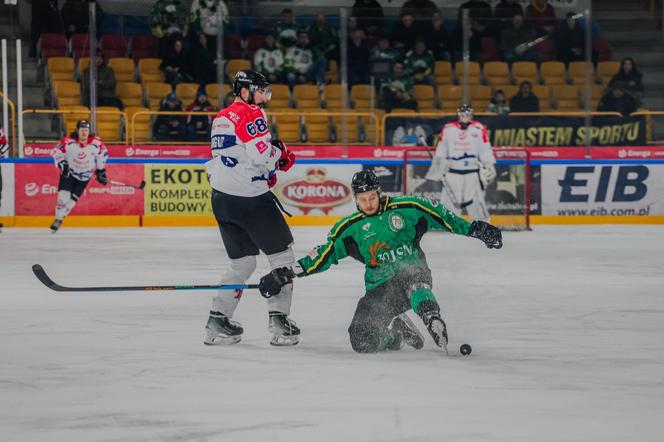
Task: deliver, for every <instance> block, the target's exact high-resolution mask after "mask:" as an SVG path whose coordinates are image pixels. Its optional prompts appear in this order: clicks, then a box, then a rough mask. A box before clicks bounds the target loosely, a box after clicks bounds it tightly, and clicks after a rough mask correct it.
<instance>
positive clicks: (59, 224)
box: [51, 219, 62, 233]
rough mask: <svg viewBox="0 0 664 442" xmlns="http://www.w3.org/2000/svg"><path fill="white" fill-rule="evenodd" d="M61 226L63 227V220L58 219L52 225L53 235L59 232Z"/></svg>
mask: <svg viewBox="0 0 664 442" xmlns="http://www.w3.org/2000/svg"><path fill="white" fill-rule="evenodd" d="M61 225H62V220H61V219H56V220H55V221H53V224H51V233H55V232H57V231H58V229H59V228H60V226H61Z"/></svg>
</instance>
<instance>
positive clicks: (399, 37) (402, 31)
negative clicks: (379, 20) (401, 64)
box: [392, 14, 422, 52]
mask: <svg viewBox="0 0 664 442" xmlns="http://www.w3.org/2000/svg"><path fill="white" fill-rule="evenodd" d="M420 34H422V30H421V29H418V28H417V27H416V26H415V19H414V18H413V16H412V15H410V14H405V15H402V16H401V21H400V22H398V23H397V24H396V25H395V26H394V32H393V33H392V41H393V42H394V47H395V48H397V49H400V50H401V51H403V52H407V51H410V50H411V49H413V46H415V40H417V39H418V38H420Z"/></svg>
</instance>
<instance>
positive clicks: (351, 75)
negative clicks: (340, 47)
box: [348, 29, 370, 86]
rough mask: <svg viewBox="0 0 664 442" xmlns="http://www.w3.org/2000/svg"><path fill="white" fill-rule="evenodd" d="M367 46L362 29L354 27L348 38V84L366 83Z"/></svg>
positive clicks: (367, 67)
mask: <svg viewBox="0 0 664 442" xmlns="http://www.w3.org/2000/svg"><path fill="white" fill-rule="evenodd" d="M369 56H370V55H369V46H368V45H367V39H366V37H365V35H364V31H363V30H362V29H355V30H354V31H353V32H352V33H351V35H350V39H349V40H348V84H349V85H350V86H353V85H355V84H368V83H370V80H369V73H370V71H369Z"/></svg>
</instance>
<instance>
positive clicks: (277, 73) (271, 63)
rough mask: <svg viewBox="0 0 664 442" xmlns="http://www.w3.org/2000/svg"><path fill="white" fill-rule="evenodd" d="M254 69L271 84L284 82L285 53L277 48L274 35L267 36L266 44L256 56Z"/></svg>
mask: <svg viewBox="0 0 664 442" xmlns="http://www.w3.org/2000/svg"><path fill="white" fill-rule="evenodd" d="M254 68H255V69H256V70H257V71H258V72H260V73H262V74H263V75H265V76H266V77H267V79H268V81H269V82H270V83H283V82H284V80H285V77H284V53H283V51H282V50H281V49H279V48H278V47H277V46H276V43H275V41H274V36H273V35H271V34H268V35H266V36H265V44H264V45H263V47H262V48H260V49H258V50H257V51H256V53H255V54H254Z"/></svg>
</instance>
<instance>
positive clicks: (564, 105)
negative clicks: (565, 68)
mask: <svg viewBox="0 0 664 442" xmlns="http://www.w3.org/2000/svg"><path fill="white" fill-rule="evenodd" d="M553 96H554V98H555V102H556V109H557V110H563V111H566V110H569V111H577V110H579V91H578V89H577V87H576V86H573V85H568V84H558V85H555V86H553Z"/></svg>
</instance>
